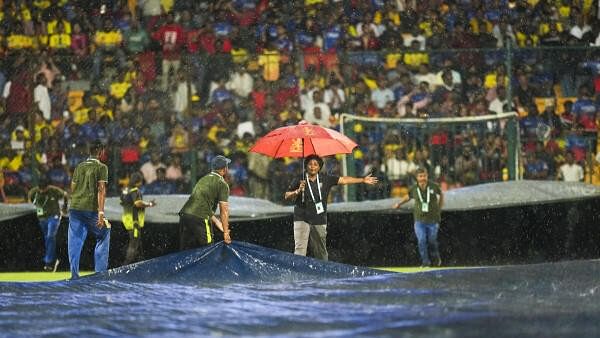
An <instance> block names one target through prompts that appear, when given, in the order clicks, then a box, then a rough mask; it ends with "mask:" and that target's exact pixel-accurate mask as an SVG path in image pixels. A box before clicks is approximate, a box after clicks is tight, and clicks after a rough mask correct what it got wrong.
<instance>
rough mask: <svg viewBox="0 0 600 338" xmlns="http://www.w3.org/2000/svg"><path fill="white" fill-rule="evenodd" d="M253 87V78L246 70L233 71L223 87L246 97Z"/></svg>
mask: <svg viewBox="0 0 600 338" xmlns="http://www.w3.org/2000/svg"><path fill="white" fill-rule="evenodd" d="M253 87H254V79H252V76H250V74H248V73H247V72H244V73H238V72H236V73H233V74H232V75H231V77H230V78H229V81H228V82H227V83H226V84H225V88H227V89H229V90H231V91H232V92H234V93H235V94H236V95H237V96H239V97H248V95H250V93H251V92H252V89H253Z"/></svg>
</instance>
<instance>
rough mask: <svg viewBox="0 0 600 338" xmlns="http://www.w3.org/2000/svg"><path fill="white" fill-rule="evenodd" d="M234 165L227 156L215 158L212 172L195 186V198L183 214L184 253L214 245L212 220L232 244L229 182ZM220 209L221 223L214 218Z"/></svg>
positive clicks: (182, 244)
mask: <svg viewBox="0 0 600 338" xmlns="http://www.w3.org/2000/svg"><path fill="white" fill-rule="evenodd" d="M230 162H231V160H230V159H228V158H227V157H225V156H221V155H218V156H215V158H213V160H212V161H211V164H210V166H211V172H210V173H209V174H207V175H206V176H204V177H202V178H201V179H200V180H198V182H197V183H196V186H194V189H193V190H192V194H191V195H190V197H189V198H188V200H187V201H186V202H185V204H184V205H183V208H182V209H181V211H180V212H179V226H180V231H181V232H180V241H179V243H180V249H181V250H184V249H190V248H195V247H198V246H203V245H208V244H211V243H213V242H214V231H213V227H212V224H211V222H210V221H211V219H212V220H213V222H215V224H216V225H217V226H219V227H220V228H221V227H222V229H221V230H222V231H223V239H224V241H225V243H227V244H230V243H231V235H230V232H229V202H228V201H229V185H227V182H225V178H224V177H225V175H227V173H228V171H229V168H228V165H229V163H230ZM217 206H218V207H219V210H220V216H221V220H220V222H219V221H218V220H217V219H216V217H214V214H215V211H216V210H217Z"/></svg>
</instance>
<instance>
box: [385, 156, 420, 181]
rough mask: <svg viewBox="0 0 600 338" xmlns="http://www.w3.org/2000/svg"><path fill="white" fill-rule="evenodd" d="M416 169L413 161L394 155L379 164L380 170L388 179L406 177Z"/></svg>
mask: <svg viewBox="0 0 600 338" xmlns="http://www.w3.org/2000/svg"><path fill="white" fill-rule="evenodd" d="M415 170H417V166H416V165H415V163H414V162H412V161H411V162H408V161H406V160H399V159H397V158H395V157H393V158H388V159H387V160H386V161H385V164H382V165H381V171H382V172H385V174H386V176H387V177H388V178H389V179H390V180H398V179H400V178H403V177H406V176H407V175H408V174H409V173H412V172H414V171H415Z"/></svg>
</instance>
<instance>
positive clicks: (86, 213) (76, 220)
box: [68, 142, 110, 279]
mask: <svg viewBox="0 0 600 338" xmlns="http://www.w3.org/2000/svg"><path fill="white" fill-rule="evenodd" d="M89 154H90V156H89V157H88V159H87V160H85V161H83V162H81V163H79V164H78V165H77V167H76V168H75V171H74V172H73V179H72V181H71V191H72V195H71V209H70V210H69V235H68V247H69V263H70V264H71V278H72V279H77V278H79V258H80V256H81V249H82V248H83V244H84V243H85V239H86V238H87V234H88V232H91V233H92V234H93V235H94V237H95V238H96V247H95V250H94V264H95V266H94V270H95V271H96V272H100V271H105V270H106V269H107V268H108V253H109V250H110V223H108V222H107V221H106V219H105V218H104V201H105V199H106V182H108V168H107V166H106V165H105V164H104V163H102V162H101V161H100V159H104V158H105V156H106V152H105V147H104V145H103V144H102V143H101V142H94V143H93V144H92V145H90V152H89Z"/></svg>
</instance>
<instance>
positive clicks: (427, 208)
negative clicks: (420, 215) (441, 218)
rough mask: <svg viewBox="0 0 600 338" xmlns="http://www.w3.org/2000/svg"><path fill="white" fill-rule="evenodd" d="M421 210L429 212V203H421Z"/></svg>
mask: <svg viewBox="0 0 600 338" xmlns="http://www.w3.org/2000/svg"><path fill="white" fill-rule="evenodd" d="M421 211H422V212H429V203H421Z"/></svg>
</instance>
